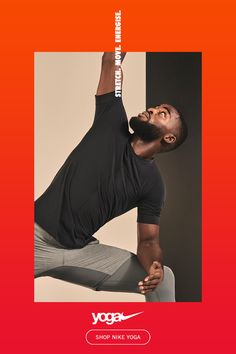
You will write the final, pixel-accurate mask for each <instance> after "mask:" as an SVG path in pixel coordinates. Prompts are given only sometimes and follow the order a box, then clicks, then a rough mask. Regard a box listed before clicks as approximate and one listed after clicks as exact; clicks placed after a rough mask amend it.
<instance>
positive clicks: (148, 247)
mask: <svg viewBox="0 0 236 354" xmlns="http://www.w3.org/2000/svg"><path fill="white" fill-rule="evenodd" d="M137 257H138V260H139V262H140V263H141V264H142V266H143V268H144V269H145V270H146V271H147V273H148V272H149V268H150V266H151V264H152V262H154V261H158V262H160V263H161V265H162V267H163V253H162V250H161V248H160V245H159V243H158V242H157V241H155V240H150V241H148V240H145V241H141V242H139V244H138V249H137Z"/></svg>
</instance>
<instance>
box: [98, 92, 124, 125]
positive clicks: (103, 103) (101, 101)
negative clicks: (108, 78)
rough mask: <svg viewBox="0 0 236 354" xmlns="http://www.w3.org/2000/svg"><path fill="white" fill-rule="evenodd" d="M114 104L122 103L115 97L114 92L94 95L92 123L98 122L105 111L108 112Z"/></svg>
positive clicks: (119, 98) (120, 99) (120, 98)
mask: <svg viewBox="0 0 236 354" xmlns="http://www.w3.org/2000/svg"><path fill="white" fill-rule="evenodd" d="M116 102H122V97H116V96H115V91H112V92H108V93H104V94H103V95H95V115H94V123H95V122H96V121H98V120H100V119H101V118H102V117H103V116H104V113H105V112H106V111H108V110H109V109H110V108H111V107H112V106H113V105H114V104H115V103H116Z"/></svg>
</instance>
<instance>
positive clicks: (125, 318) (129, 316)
mask: <svg viewBox="0 0 236 354" xmlns="http://www.w3.org/2000/svg"><path fill="white" fill-rule="evenodd" d="M140 313H143V311H142V312H137V313H133V314H132V315H128V316H124V314H123V313H122V318H121V319H122V320H128V318H131V317H134V316H137V315H140Z"/></svg>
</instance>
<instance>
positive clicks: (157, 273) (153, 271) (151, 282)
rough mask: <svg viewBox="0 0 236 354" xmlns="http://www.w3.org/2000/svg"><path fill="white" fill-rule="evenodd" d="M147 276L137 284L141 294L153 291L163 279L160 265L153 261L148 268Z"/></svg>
mask: <svg viewBox="0 0 236 354" xmlns="http://www.w3.org/2000/svg"><path fill="white" fill-rule="evenodd" d="M148 273H149V275H148V276H146V277H145V279H144V280H142V281H140V282H139V283H138V286H139V290H140V292H141V294H146V293H148V292H151V291H153V289H155V288H156V286H157V285H158V284H160V282H162V280H163V278H164V271H163V268H162V266H161V264H160V263H159V262H157V261H154V262H153V263H152V265H151V267H150V268H149V272H148Z"/></svg>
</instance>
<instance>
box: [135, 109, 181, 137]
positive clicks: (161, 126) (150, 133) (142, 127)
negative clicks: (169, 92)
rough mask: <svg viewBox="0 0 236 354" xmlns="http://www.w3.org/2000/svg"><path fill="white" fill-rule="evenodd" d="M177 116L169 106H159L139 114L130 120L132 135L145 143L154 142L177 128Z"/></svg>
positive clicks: (174, 110)
mask: <svg viewBox="0 0 236 354" xmlns="http://www.w3.org/2000/svg"><path fill="white" fill-rule="evenodd" d="M178 122H179V114H178V112H177V110H176V109H175V108H174V107H173V106H171V105H169V104H161V105H159V106H156V107H154V108H148V109H147V111H144V112H142V113H139V114H138V116H137V117H132V118H131V119H130V127H131V128H132V129H133V131H134V134H135V135H136V136H138V137H139V138H140V139H142V140H143V141H145V142H150V141H154V140H156V139H160V138H162V137H164V136H165V134H167V133H169V132H172V133H173V134H174V132H175V129H176V128H177V127H178Z"/></svg>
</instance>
